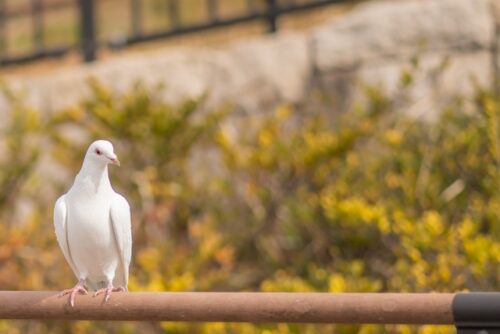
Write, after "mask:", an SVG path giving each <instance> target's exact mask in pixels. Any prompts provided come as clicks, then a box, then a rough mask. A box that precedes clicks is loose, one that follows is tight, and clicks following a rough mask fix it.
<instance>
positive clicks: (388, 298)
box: [0, 291, 454, 324]
mask: <svg viewBox="0 0 500 334" xmlns="http://www.w3.org/2000/svg"><path fill="white" fill-rule="evenodd" d="M453 297H454V294H451V293H441V294H438V293H435V294H426V293H422V294H418V293H339V294H333V293H258V292H257V293H251V292H249V293H247V292H240V293H239V292H235V293H232V292H231V293H229V292H221V293H218V292H179V293H167V292H162V293H155V292H132V293H125V292H123V293H113V294H112V296H111V299H110V300H109V302H108V303H107V304H103V303H102V301H103V299H102V297H101V296H99V297H95V298H94V297H92V296H90V295H87V296H77V298H76V305H75V307H74V308H72V307H70V306H69V304H68V298H67V296H66V297H58V296H57V292H45V291H0V318H3V319H74V320H76V319H82V320H150V321H155V320H162V321H228V322H254V323H262V322H268V323H271V322H295V323H359V324H361V323H379V324H381V323H386V324H453V316H452V310H451V304H452V300H453Z"/></svg>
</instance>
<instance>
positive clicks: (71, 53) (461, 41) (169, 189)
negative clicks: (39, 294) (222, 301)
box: [0, 0, 500, 333]
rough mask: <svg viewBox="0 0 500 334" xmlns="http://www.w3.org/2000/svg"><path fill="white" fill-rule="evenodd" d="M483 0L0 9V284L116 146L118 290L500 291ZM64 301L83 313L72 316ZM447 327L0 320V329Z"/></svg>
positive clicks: (494, 117)
mask: <svg viewBox="0 0 500 334" xmlns="http://www.w3.org/2000/svg"><path fill="white" fill-rule="evenodd" d="M498 5H499V2H498V1H497V0H404V1H401V0H400V1H397V0H394V1H390V0H384V1H382V0H372V1H348V0H344V1H340V0H337V1H314V0H308V1H306V0H304V1H301V0H300V1H299V0H295V1H292V0H288V1H285V0H282V1H264V0H255V1H251V0H247V1H243V0H239V1H226V0H219V1H217V0H182V1H176V0H170V1H168V0H142V1H141V0H131V1H117V0H100V1H90V0H82V1H69V0H31V1H29V0H22V1H20V0H17V1H13V0H0V65H1V67H0V78H1V92H2V94H1V96H0V224H1V231H2V233H0V288H1V289H2V290H54V291H57V290H62V289H65V288H68V287H70V286H73V285H74V284H75V277H73V274H72V273H71V270H70V269H69V267H68V265H67V264H66V262H65V260H64V258H63V255H62V253H61V252H60V250H59V247H58V245H57V242H56V239H55V234H54V229H53V222H52V210H53V205H54V202H55V200H56V199H57V197H58V196H60V195H61V194H62V193H64V192H66V191H67V190H68V189H69V187H70V186H71V184H72V182H73V178H74V176H75V175H76V173H77V171H78V170H79V168H80V166H81V162H82V159H83V156H84V153H85V150H86V148H87V146H88V144H89V143H90V142H91V141H93V140H95V139H98V138H105V139H109V140H111V141H112V142H113V143H114V145H115V152H117V154H118V157H119V158H120V161H121V162H122V166H121V167H120V168H112V169H111V170H110V174H111V178H112V183H113V185H114V188H115V190H117V191H118V192H120V193H122V194H124V195H125V197H126V198H128V200H129V202H130V203H131V206H132V218H133V223H132V225H133V238H134V244H133V257H132V265H131V278H130V286H129V289H130V290H131V291H283V292H285V291H290V292H293V291H301V292H307V291H318V292H432V291H435V292H457V291H469V290H471V291H498V290H499V289H500V280H499V277H500V169H499V168H500V147H499V136H500V97H499V86H498V70H499V68H500V63H499V60H500V58H499V53H498V50H499V47H498V46H499V45H498V43H499V41H500V38H499V37H500V25H499V23H500V20H499V18H500V16H499V14H500V11H499V10H498ZM77 302H78V301H77ZM139 331H140V332H143V333H454V328H453V327H447V326H404V325H397V326H396V325H386V326H374V325H350V326H345V325H296V324H294V325H288V324H269V325H253V324H232V323H210V324H189V323H135V322H124V323H112V322H90V321H75V322H56V321H3V320H2V321H0V333H49V332H50V333H66V332H71V333H135V332H139Z"/></svg>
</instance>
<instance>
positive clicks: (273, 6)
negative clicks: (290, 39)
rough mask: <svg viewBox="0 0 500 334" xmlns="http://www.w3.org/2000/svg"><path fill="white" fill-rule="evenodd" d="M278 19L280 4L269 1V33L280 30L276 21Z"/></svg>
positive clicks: (274, 0)
mask: <svg viewBox="0 0 500 334" xmlns="http://www.w3.org/2000/svg"><path fill="white" fill-rule="evenodd" d="M277 19H278V4H277V1H276V0H267V21H268V24H269V28H268V30H267V31H268V32H270V33H273V32H276V31H277V30H278V26H277V24H276V21H277Z"/></svg>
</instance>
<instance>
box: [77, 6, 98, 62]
mask: <svg viewBox="0 0 500 334" xmlns="http://www.w3.org/2000/svg"><path fill="white" fill-rule="evenodd" d="M80 17H81V28H80V29H81V32H80V38H81V47H82V55H83V59H84V60H85V62H87V63H88V62H92V61H94V60H95V59H96V49H97V42H96V34H95V17H94V0H80Z"/></svg>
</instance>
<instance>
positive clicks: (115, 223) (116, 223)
mask: <svg viewBox="0 0 500 334" xmlns="http://www.w3.org/2000/svg"><path fill="white" fill-rule="evenodd" d="M110 219H111V226H112V227H113V234H114V236H115V241H116V245H117V247H118V253H119V254H120V262H119V264H118V269H117V271H116V275H115V279H114V282H113V285H114V286H116V287H123V288H125V290H127V285H128V269H129V265H130V259H131V257H132V223H131V219H130V206H129V204H128V202H127V200H126V199H125V198H124V197H123V196H122V195H120V194H114V196H113V200H112V201H111V209H110Z"/></svg>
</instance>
